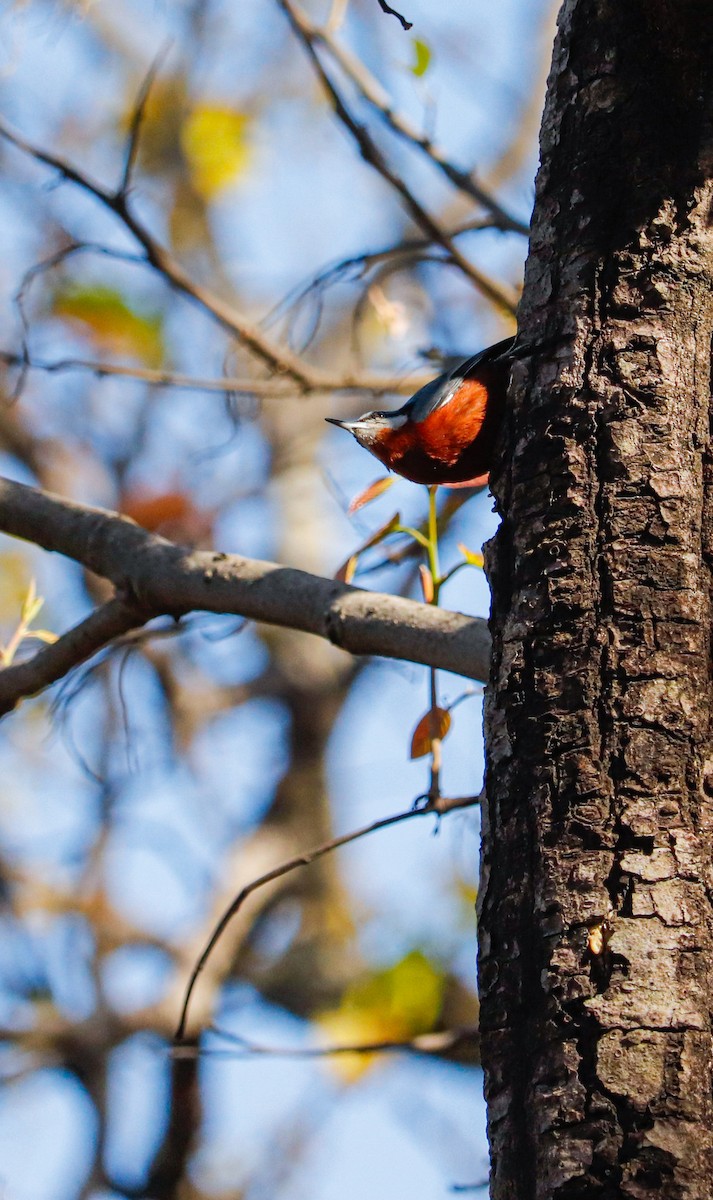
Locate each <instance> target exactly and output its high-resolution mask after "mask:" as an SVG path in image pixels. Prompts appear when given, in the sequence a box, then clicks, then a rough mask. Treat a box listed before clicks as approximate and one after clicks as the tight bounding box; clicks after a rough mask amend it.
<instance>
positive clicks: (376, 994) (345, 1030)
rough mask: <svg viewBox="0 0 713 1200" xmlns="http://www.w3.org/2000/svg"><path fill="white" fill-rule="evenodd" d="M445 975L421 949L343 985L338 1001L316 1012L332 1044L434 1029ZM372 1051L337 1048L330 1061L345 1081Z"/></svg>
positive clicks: (406, 1036)
mask: <svg viewBox="0 0 713 1200" xmlns="http://www.w3.org/2000/svg"><path fill="white" fill-rule="evenodd" d="M443 989H444V978H443V974H442V972H440V971H439V970H438V969H437V968H436V967H434V965H433V964H432V963H431V962H429V960H428V959H427V958H426V956H425V955H424V954H422V953H421V951H419V950H414V951H412V952H411V953H410V954H407V955H406V956H405V958H402V959H401V960H400V961H399V962H397V963H394V965H393V966H391V967H387V968H386V970H384V971H376V972H374V973H373V974H372V975H369V976H367V977H366V978H364V979H361V980H359V982H358V983H356V984H353V985H352V986H351V987H350V988H348V989H347V991H346V992H345V994H344V996H343V997H342V1001H341V1003H340V1005H339V1006H338V1007H337V1008H335V1009H331V1010H330V1011H329V1012H325V1013H322V1014H321V1015H320V1016H319V1017H318V1018H317V1023H318V1024H319V1026H320V1029H321V1030H323V1031H324V1032H326V1033H327V1034H328V1035H329V1042H330V1044H332V1045H342V1046H343V1045H357V1046H358V1045H372V1044H374V1043H380V1042H403V1041H408V1040H410V1039H411V1038H413V1037H416V1036H417V1035H418V1034H420V1033H427V1032H429V1031H430V1030H432V1029H433V1027H434V1025H435V1024H436V1022H437V1020H438V1017H439V1015H440V1012H441V1006H442V1003H443ZM374 1058H375V1055H374V1054H370V1053H360V1054H356V1053H352V1054H339V1055H335V1056H334V1057H333V1058H331V1059H329V1063H330V1066H331V1067H332V1069H333V1070H335V1071H336V1072H337V1074H338V1075H339V1076H340V1078H342V1079H344V1080H345V1082H347V1083H351V1082H354V1080H356V1079H358V1078H359V1077H360V1076H361V1075H363V1074H364V1072H365V1071H366V1070H368V1068H369V1067H370V1066H371V1064H372V1063H373V1061H374Z"/></svg>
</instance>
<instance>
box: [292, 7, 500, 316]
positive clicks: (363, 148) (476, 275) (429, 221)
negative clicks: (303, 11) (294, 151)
mask: <svg viewBox="0 0 713 1200" xmlns="http://www.w3.org/2000/svg"><path fill="white" fill-rule="evenodd" d="M278 3H279V5H280V7H281V8H282V10H283V12H284V13H285V15H286V16H287V19H288V20H289V22H290V24H291V26H292V28H293V30H294V32H295V34H296V36H297V37H298V38H299V40H300V41H301V42H302V45H303V46H304V48H305V50H306V51H307V54H308V55H309V57H310V59H311V61H312V65H313V66H314V69H315V71H316V73H317V75H318V76H319V78H320V80H321V82H322V84H323V86H324V88H325V90H326V91H327V94H328V96H329V98H330V100H331V102H332V107H333V108H334V112H335V114H336V116H337V117H338V118H339V120H340V121H341V122H342V124H343V125H344V127H345V128H346V129H347V130H348V132H349V133H350V134H351V136H352V137H353V139H354V141H355V142H356V144H357V147H358V149H359V153H360V154H361V156H362V158H363V159H364V161H365V162H366V163H368V164H369V165H370V166H372V167H374V169H375V170H376V171H378V173H379V175H381V177H382V179H385V180H386V182H387V183H388V184H390V186H391V187H392V188H393V189H394V191H395V192H397V193H398V195H399V196H400V197H401V199H402V200H403V201H404V204H405V206H406V208H407V210H408V212H409V213H410V215H411V216H412V218H413V220H414V221H416V222H417V224H418V225H419V226H420V227H421V229H423V231H424V233H425V234H427V235H428V237H429V238H431V239H432V240H433V241H434V242H436V243H437V244H438V245H439V246H442V247H443V249H444V250H445V251H446V252H447V254H448V257H449V259H450V261H451V262H452V263H454V265H455V266H457V267H459V268H460V270H461V271H462V272H463V274H464V275H465V276H466V277H467V278H468V279H470V281H471V283H472V284H473V285H474V286H475V287H476V288H477V289H478V291H480V292H482V293H483V295H484V296H487V298H488V299H489V300H491V301H492V302H493V303H494V304H495V305H497V307H498V308H500V309H502V310H503V311H505V312H507V313H510V314H513V315H514V313H515V311H516V309H517V301H518V298H517V295H516V294H515V293H514V292H513V291H512V290H511V289H510V288H507V287H504V286H503V285H501V284H499V283H497V282H496V281H495V280H494V279H491V278H490V276H488V275H486V274H485V273H484V272H483V271H481V270H479V268H478V267H476V266H474V264H473V263H472V262H470V260H469V259H467V258H466V257H465V256H464V255H463V254H461V252H460V250H459V249H458V247H457V246H456V244H455V242H454V241H453V239H452V238H451V237H449V235H448V233H447V232H446V230H445V229H443V228H442V226H440V225H439V223H438V221H437V220H436V219H435V217H433V216H432V214H431V213H430V212H428V211H427V209H425V208H424V206H423V205H422V204H421V202H420V200H417V198H416V196H415V195H414V194H413V192H412V191H411V189H410V188H409V187H408V185H407V184H406V182H405V181H404V180H403V179H402V178H401V176H400V175H397V174H396V172H395V171H394V169H393V167H391V166H390V165H389V163H388V162H387V161H386V159H385V158H384V156H383V154H382V153H381V150H380V149H379V147H378V146H377V145H376V142H375V141H374V139H373V138H372V136H371V134H370V133H369V131H368V130H367V129H366V127H365V126H364V125H361V124H360V123H359V121H358V120H357V119H356V117H354V116H353V115H352V113H351V112H350V110H349V108H348V107H347V105H346V103H345V101H344V99H343V97H342V95H341V94H340V92H339V91H338V89H337V87H336V84H335V83H334V81H333V79H332V78H331V76H330V75H329V73H328V72H327V70H326V68H325V66H324V64H323V62H322V60H321V59H320V57H319V55H318V53H317V51H316V49H315V46H314V39H313V38H312V37H311V36H310V33H309V32H308V31H306V30H305V28H304V27H303V25H302V24H301V22H300V20H299V19H298V15H297V12H296V10H295V8H294V6H293V4H292V3H291V0H278Z"/></svg>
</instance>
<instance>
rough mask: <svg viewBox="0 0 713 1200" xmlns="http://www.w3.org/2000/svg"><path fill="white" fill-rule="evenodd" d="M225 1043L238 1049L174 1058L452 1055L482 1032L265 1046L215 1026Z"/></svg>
mask: <svg viewBox="0 0 713 1200" xmlns="http://www.w3.org/2000/svg"><path fill="white" fill-rule="evenodd" d="M207 1032H208V1033H210V1034H213V1035H215V1036H216V1037H219V1038H223V1039H224V1040H225V1041H228V1042H232V1043H234V1047H235V1048H234V1049H232V1050H227V1049H224V1048H222V1047H213V1046H197V1045H195V1044H194V1043H192V1042H184V1043H183V1044H179V1045H174V1046H172V1047H171V1057H172V1058H205V1057H210V1058H297V1059H300V1058H302V1059H310V1058H312V1059H314V1058H317V1059H319V1058H332V1057H334V1056H336V1055H341V1054H393V1053H395V1054H404V1053H405V1054H428V1055H431V1054H433V1055H444V1054H452V1053H453V1052H454V1051H456V1050H458V1049H459V1048H460V1047H461V1046H462V1045H468V1046H477V1044H478V1040H479V1034H478V1028H477V1026H473V1027H471V1028H465V1029H443V1030H438V1031H436V1032H433V1033H421V1034H417V1035H416V1036H415V1037H412V1038H408V1039H407V1040H405V1041H395V1040H386V1041H374V1042H357V1043H355V1044H353V1045H339V1046H265V1045H262V1044H260V1043H258V1042H251V1041H250V1040H249V1039H248V1038H244V1037H241V1036H240V1034H237V1033H231V1032H230V1031H229V1030H226V1029H221V1028H220V1027H219V1026H216V1025H211V1026H210V1028H209V1029H208V1031H207Z"/></svg>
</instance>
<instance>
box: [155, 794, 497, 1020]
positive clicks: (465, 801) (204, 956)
mask: <svg viewBox="0 0 713 1200" xmlns="http://www.w3.org/2000/svg"><path fill="white" fill-rule="evenodd" d="M479 802H480V796H464V797H459V798H457V799H454V798H446V799H441V798H437V799H435V800H431V799H428V798H427V801H426V803H425V804H421V805H420V806H417V807H413V808H408V809H406V811H405V812H400V813H396V814H394V815H392V816H390V817H381V818H380V819H379V820H378V821H372V822H371V823H370V824H369V825H363V826H362V827H361V828H360V829H354V830H352V831H351V833H345V834H342V836H341V837H337V838H331V839H330V841H328V842H324V843H323V844H322V845H321V846H317V847H316V848H315V849H314V850H308V851H306V852H305V853H304V854H297V855H295V857H294V858H290V859H288V860H287V861H286V862H283V863H280V865H279V866H277V867H273V869H272V870H271V871H266V872H265V873H264V874H263V875H259V876H258V877H257V878H256V879H253V880H252V881H251V882H250V883H248V884H246V885H245V887H244V888H241V890H240V891H239V892H238V894H237V896H236V897H235V898H234V899H233V900H232V901H231V902H230V904H229V905H228V907H227V908H226V910H225V912H224V913H223V915H222V916H221V917H220V919H219V920H218V921H217V922H216V924H215V926H214V928H213V931H212V933H211V935H210V937H209V938H208V941H207V942H206V944H205V947H204V949H203V951H202V953H201V954H200V956H199V957H198V959H197V961H196V963H195V965H194V967H193V970H192V971H191V974H190V978H189V980H188V984H187V986H186V990H185V993H184V997H183V1005H182V1007H181V1015H180V1018H179V1021H178V1025H177V1027H176V1032H175V1035H174V1041H176V1042H179V1043H180V1042H181V1041H182V1040H183V1037H184V1034H185V1031H186V1022H187V1020H188V1008H189V1005H190V1003H191V997H192V995H193V991H194V988H195V986H196V983H197V982H198V979H199V977H200V975H201V973H202V971H203V968H204V967H205V965H206V962H207V961H208V958H209V957H210V954H211V952H212V950H213V949H214V947H215V945H216V943H217V942H218V941H219V940H220V938H221V936H222V934H223V932H224V930H225V929H226V927H227V926H228V925H229V924H230V922H231V921H232V919H233V917H234V916H235V915H236V914H237V913H238V912H239V911H240V909H241V908H242V906H243V904H244V903H245V901H246V900H247V899H248V897H249V896H251V895H252V894H253V892H255V891H257V890H258V888H261V887H264V886H265V885H266V884H268V883H272V882H273V881H274V880H275V879H281V878H282V876H283V875H288V874H289V873H290V872H291V871H295V870H297V868H298V867H307V866H309V865H310V863H313V862H316V861H317V859H320V858H323V857H324V855H325V854H331V853H332V851H333V850H337V849H339V847H340V846H347V845H349V843H350V842H355V841H357V840H358V839H359V838H363V837H366V836H367V835H368V834H370V833H377V832H378V831H379V830H381V829H388V828H389V827H390V826H391V825H398V824H400V823H401V822H403V821H411V820H413V819H414V817H424V816H437V817H440V816H443V815H445V813H447V812H452V811H454V810H455V809H458V808H472V807H473V806H474V805H476V804H478V803H479Z"/></svg>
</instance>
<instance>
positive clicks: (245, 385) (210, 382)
mask: <svg viewBox="0 0 713 1200" xmlns="http://www.w3.org/2000/svg"><path fill="white" fill-rule="evenodd" d="M0 362H4V363H6V365H7V366H8V367H20V368H21V369H24V370H25V371H44V372H45V373H46V374H48V375H52V374H60V373H62V372H65V371H87V372H89V373H90V374H92V375H96V376H97V377H98V378H99V379H102V378H104V377H110V376H117V377H119V378H121V379H137V380H140V381H142V382H144V383H147V384H149V385H150V386H151V387H163V388H185V389H188V390H190V391H196V392H235V393H238V394H240V395H246V396H265V397H269V398H271V399H274V398H276V397H280V396H294V394H295V391H296V390H297V385H296V384H295V381H294V379H286V378H285V377H284V376H282V377H280V376H278V377H275V378H272V379H250V378H247V377H245V376H232V375H226V376H224V377H223V378H222V379H204V378H201V377H198V376H194V375H183V374H181V373H180V372H176V371H168V370H165V369H161V368H159V369H156V368H154V367H139V366H135V365H130V364H128V363H127V364H124V363H110V362H101V361H99V360H97V359H88V358H57V359H42V358H34V357H33V356H32V355H31V354H25V353H17V352H15V351H13V350H2V349H0ZM432 379H433V372H432V371H430V372H429V373H428V374H427V375H424V374H421V373H420V374H418V375H409V376H408V378H405V377H402V378H398V377H396V376H394V375H377V374H376V373H372V372H366V371H365V372H363V373H359V374H346V375H334V376H329V375H325V376H324V378H323V379H322V380H321V382H320V383H319V384H315V385H314V386H312V387H310V389H309V390H310V393H311V394H315V393H320V392H330V393H331V392H370V393H372V394H374V393H375V394H378V395H385V394H387V393H394V394H395V395H400V396H410V395H411V394H412V393H413V392H417V391H418V389H419V388H420V387H423V386H424V385H425V384H426V383H429V382H430V381H431V380H432Z"/></svg>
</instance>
